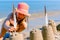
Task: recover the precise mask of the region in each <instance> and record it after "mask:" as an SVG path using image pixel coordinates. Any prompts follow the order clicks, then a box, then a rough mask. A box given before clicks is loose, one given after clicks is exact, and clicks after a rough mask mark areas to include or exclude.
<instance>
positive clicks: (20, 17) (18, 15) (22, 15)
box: [17, 13, 25, 20]
mask: <svg viewBox="0 0 60 40" xmlns="http://www.w3.org/2000/svg"><path fill="white" fill-rule="evenodd" d="M24 17H25V15H24V14H21V13H17V19H18V20H21V19H23V18H24Z"/></svg>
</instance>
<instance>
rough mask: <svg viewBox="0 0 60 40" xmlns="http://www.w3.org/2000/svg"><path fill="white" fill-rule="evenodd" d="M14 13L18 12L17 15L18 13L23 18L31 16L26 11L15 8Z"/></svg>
mask: <svg viewBox="0 0 60 40" xmlns="http://www.w3.org/2000/svg"><path fill="white" fill-rule="evenodd" d="M16 12H18V13H20V14H23V15H25V16H28V17H30V16H31V15H30V14H29V13H28V12H27V11H26V10H23V9H17V8H16Z"/></svg>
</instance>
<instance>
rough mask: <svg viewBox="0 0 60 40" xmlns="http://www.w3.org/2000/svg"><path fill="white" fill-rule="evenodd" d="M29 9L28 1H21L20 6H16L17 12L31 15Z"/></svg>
mask: <svg viewBox="0 0 60 40" xmlns="http://www.w3.org/2000/svg"><path fill="white" fill-rule="evenodd" d="M28 10H29V6H28V4H26V3H23V2H22V3H19V4H18V7H17V8H16V12H18V13H21V14H24V15H26V16H30V14H28Z"/></svg>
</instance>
